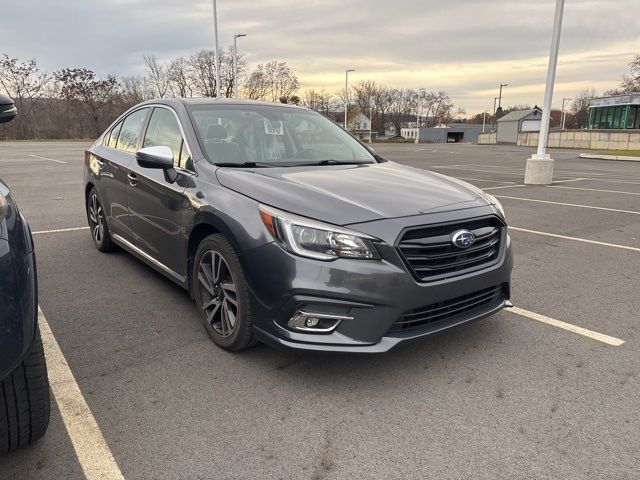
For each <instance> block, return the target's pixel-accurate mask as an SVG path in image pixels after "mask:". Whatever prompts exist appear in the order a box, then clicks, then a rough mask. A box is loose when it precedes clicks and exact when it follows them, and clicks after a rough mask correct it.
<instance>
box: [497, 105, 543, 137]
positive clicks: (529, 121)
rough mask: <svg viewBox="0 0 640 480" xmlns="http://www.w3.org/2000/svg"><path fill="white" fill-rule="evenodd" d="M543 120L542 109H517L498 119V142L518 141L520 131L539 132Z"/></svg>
mask: <svg viewBox="0 0 640 480" xmlns="http://www.w3.org/2000/svg"><path fill="white" fill-rule="evenodd" d="M541 122H542V110H540V109H539V108H532V109H529V110H516V111H514V112H509V113H507V114H506V115H505V116H504V117H502V118H499V119H498V132H497V141H498V143H518V133H520V132H539V131H540V124H541Z"/></svg>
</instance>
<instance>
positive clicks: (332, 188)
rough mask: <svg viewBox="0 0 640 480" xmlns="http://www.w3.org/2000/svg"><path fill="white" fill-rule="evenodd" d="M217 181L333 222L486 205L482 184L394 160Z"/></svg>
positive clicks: (226, 175)
mask: <svg viewBox="0 0 640 480" xmlns="http://www.w3.org/2000/svg"><path fill="white" fill-rule="evenodd" d="M216 174H217V177H218V181H219V182H220V183H221V184H222V185H224V186H225V187H227V188H230V189H232V190H234V191H237V192H239V193H242V194H243V195H246V196H248V197H251V198H253V199H255V200H257V201H259V202H261V203H264V204H267V205H271V206H273V207H276V208H279V209H282V210H286V211H289V212H292V213H296V214H298V215H303V216H306V217H310V218H314V219H317V220H322V221H326V222H330V223H333V224H336V225H348V224H352V223H360V222H367V221H372V220H379V219H382V218H395V217H404V216H410V215H419V214H423V213H431V212H437V211H442V210H444V209H462V208H471V207H477V206H484V205H487V204H488V203H489V202H487V200H485V198H484V197H483V195H482V193H481V192H480V190H478V189H477V188H475V187H473V186H472V185H469V184H468V183H465V182H462V181H460V180H456V179H453V178H450V177H446V176H444V175H440V174H437V173H433V172H429V171H426V170H422V169H417V168H412V167H408V166H405V165H400V164H397V163H393V162H384V163H378V164H371V165H369V164H367V165H329V166H326V165H325V166H317V167H316V166H309V167H282V168H279V167H273V168H255V169H238V168H225V167H221V168H219V169H218V170H217V171H216Z"/></svg>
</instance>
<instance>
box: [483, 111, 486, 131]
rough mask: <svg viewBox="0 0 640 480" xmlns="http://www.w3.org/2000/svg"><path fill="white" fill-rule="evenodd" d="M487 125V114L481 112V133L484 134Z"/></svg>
mask: <svg viewBox="0 0 640 480" xmlns="http://www.w3.org/2000/svg"><path fill="white" fill-rule="evenodd" d="M486 124H487V112H486V111H484V112H482V133H484V126H485V125H486Z"/></svg>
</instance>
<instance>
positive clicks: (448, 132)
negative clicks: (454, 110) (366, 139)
mask: <svg viewBox="0 0 640 480" xmlns="http://www.w3.org/2000/svg"><path fill="white" fill-rule="evenodd" d="M413 123H414V125H415V122H413ZM485 130H486V131H488V130H489V126H488V125H487V126H486V127H485ZM481 133H482V125H478V124H475V123H450V124H447V125H438V126H437V127H432V128H425V127H420V136H419V141H420V143H459V142H472V143H476V142H477V141H478V135H480V134H481ZM400 135H401V136H402V137H404V138H408V139H413V140H415V138H416V135H417V130H416V128H415V127H409V128H402V129H401V130H400Z"/></svg>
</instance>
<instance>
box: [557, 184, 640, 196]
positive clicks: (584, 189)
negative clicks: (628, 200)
mask: <svg viewBox="0 0 640 480" xmlns="http://www.w3.org/2000/svg"><path fill="white" fill-rule="evenodd" d="M547 187H548V188H563V189H566V190H583V191H585V192H603V193H620V194H622V195H640V193H638V192H622V191H620V190H600V189H598V188H580V187H563V186H560V185H547Z"/></svg>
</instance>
